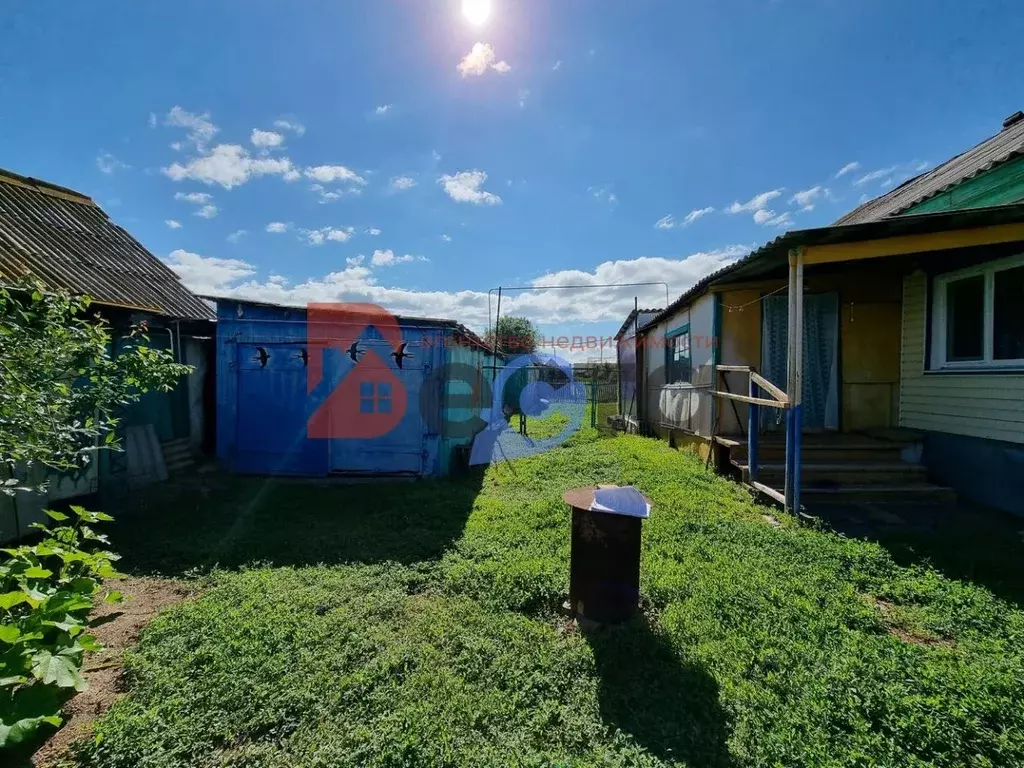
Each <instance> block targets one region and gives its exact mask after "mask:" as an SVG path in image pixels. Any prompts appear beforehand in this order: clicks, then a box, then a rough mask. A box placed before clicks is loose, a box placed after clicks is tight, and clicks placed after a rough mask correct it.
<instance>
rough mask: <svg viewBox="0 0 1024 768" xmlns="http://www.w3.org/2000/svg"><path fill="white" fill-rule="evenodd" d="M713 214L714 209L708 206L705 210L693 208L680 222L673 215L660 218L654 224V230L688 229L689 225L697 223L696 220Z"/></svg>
mask: <svg viewBox="0 0 1024 768" xmlns="http://www.w3.org/2000/svg"><path fill="white" fill-rule="evenodd" d="M714 212H715V209H714V208H713V207H712V206H710V205H709V206H708V207H707V208H694V209H693V210H692V211H690V212H689V213H688V214H686V215H685V216H684V217H683V219H682V221H679V220H678V219H676V217H675V216H674V215H673V214H671V213H670V214H669V215H668V216H662V217H661V218H660V219H658V220H657V221H656V222H654V228H655V229H675V228H676V227H688V226H690V225H691V224H693V222H695V221H697V219H700V218H702V217H704V216H707V215H708V214H709V213H714Z"/></svg>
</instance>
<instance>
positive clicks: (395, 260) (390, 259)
mask: <svg viewBox="0 0 1024 768" xmlns="http://www.w3.org/2000/svg"><path fill="white" fill-rule="evenodd" d="M420 258H422V257H420ZM415 259H416V257H415V256H413V255H412V254H409V253H407V254H405V255H404V256H396V255H395V252H394V251H392V250H391V249H390V248H388V249H387V250H383V251H382V250H376V251H374V252H373V256H372V257H370V265H371V266H374V267H392V266H394V265H395V264H404V263H405V262H407V261H415Z"/></svg>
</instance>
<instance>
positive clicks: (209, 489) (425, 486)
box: [105, 471, 483, 576]
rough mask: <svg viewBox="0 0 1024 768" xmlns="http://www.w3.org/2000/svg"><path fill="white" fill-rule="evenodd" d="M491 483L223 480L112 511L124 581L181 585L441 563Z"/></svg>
mask: <svg viewBox="0 0 1024 768" xmlns="http://www.w3.org/2000/svg"><path fill="white" fill-rule="evenodd" d="M482 480H483V473H482V472H480V471H476V472H473V473H471V474H469V475H466V476H463V477H458V478H447V479H443V480H410V481H391V482H362V483H346V484H340V483H335V482H328V481H323V482H318V481H304V480H283V479H272V478H264V477H239V476H231V475H227V474H221V473H210V474H206V475H193V476H189V477H186V478H184V479H182V480H172V481H170V482H168V483H162V484H160V485H156V486H152V487H151V488H149V489H146V490H145V491H144V492H142V493H140V494H139V495H137V496H135V497H132V498H126V499H121V500H120V501H118V502H115V503H113V504H108V505H107V506H106V507H105V509H107V510H109V511H110V512H112V513H113V514H114V515H115V522H114V523H112V524H110V525H109V526H108V527H107V530H106V531H105V532H106V533H109V534H110V539H111V541H112V542H113V544H114V547H115V549H116V551H117V552H119V553H120V554H121V555H122V560H121V561H120V562H119V563H118V567H119V568H120V570H121V571H123V572H125V573H129V574H133V575H139V574H152V573H157V574H161V575H164V576H178V575H182V574H184V573H186V572H188V571H193V570H196V569H198V570H200V571H201V570H206V569H209V568H212V567H214V566H218V567H221V568H237V567H240V566H243V565H248V564H253V563H267V564H273V565H276V566H288V565H297V566H301V565H313V564H317V563H326V564H331V563H343V562H360V563H374V562H382V561H397V562H401V563H406V564H408V563H415V562H418V561H421V560H427V559H432V558H436V557H438V556H439V555H440V553H441V552H442V551H443V550H444V549H445V548H446V547H447V546H448V545H449V544H451V542H453V541H454V540H455V539H457V538H458V537H459V536H460V535H461V533H462V530H463V527H464V526H465V523H466V520H467V518H468V517H469V515H470V512H471V511H472V509H473V503H474V501H475V499H476V497H477V495H478V493H479V492H480V487H481V483H482Z"/></svg>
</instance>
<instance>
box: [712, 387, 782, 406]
mask: <svg viewBox="0 0 1024 768" xmlns="http://www.w3.org/2000/svg"><path fill="white" fill-rule="evenodd" d="M711 394H713V395H717V396H718V397H724V398H726V399H728V400H736V401H738V402H741V403H753V404H754V405H766V406H768V407H769V408H789V403H780V402H779V401H778V400H767V399H765V398H763V397H749V396H748V395H734V394H733V393H732V392H718V391H716V392H712V393H711Z"/></svg>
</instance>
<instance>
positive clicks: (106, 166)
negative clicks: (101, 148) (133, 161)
mask: <svg viewBox="0 0 1024 768" xmlns="http://www.w3.org/2000/svg"><path fill="white" fill-rule="evenodd" d="M96 167H97V168H99V169H100V173H105V174H107V175H108V176H109V175H110V174H112V173H113V172H114V171H119V170H122V169H124V168H130V167H131V166H130V165H128V164H126V163H122V162H121V161H120V160H118V159H117V158H116V157H114V156H113V155H112V154H110V153H109V152H101V153H100V154H99V155H98V156H97V157H96Z"/></svg>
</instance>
